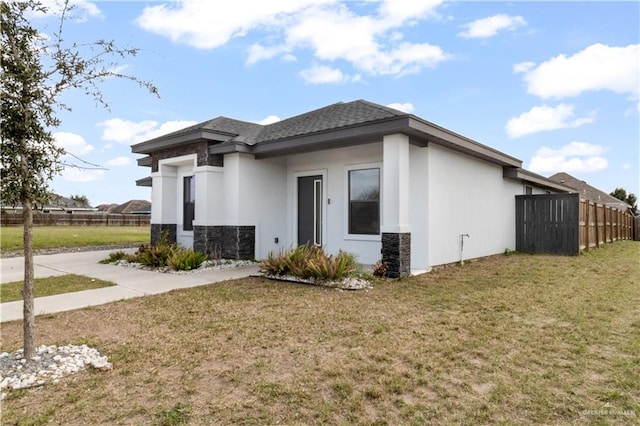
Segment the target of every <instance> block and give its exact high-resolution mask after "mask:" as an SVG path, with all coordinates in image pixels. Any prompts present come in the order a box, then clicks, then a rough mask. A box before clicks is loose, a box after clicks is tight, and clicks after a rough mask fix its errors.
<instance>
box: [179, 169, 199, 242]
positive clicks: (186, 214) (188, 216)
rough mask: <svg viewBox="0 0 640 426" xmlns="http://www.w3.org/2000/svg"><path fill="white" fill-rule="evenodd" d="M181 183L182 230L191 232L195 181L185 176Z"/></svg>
mask: <svg viewBox="0 0 640 426" xmlns="http://www.w3.org/2000/svg"><path fill="white" fill-rule="evenodd" d="M182 183H183V191H182V201H183V209H182V229H183V230H184V231H193V219H194V218H195V213H196V179H195V177H194V176H185V177H184V178H183V181H182Z"/></svg>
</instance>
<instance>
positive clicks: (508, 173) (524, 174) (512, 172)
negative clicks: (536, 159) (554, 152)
mask: <svg viewBox="0 0 640 426" xmlns="http://www.w3.org/2000/svg"><path fill="white" fill-rule="evenodd" d="M503 176H504V177H505V178H507V179H513V180H520V181H525V182H530V183H534V184H536V185H538V186H541V187H543V188H548V189H553V190H555V191H561V192H565V193H577V191H576V190H575V189H573V188H571V187H570V186H567V185H563V184H561V183H558V182H555V181H552V180H551V179H548V178H546V177H544V176H540V175H538V174H536V173H533V172H530V171H529V170H525V169H522V168H512V167H505V168H504V171H503Z"/></svg>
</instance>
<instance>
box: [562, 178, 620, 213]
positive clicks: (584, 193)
mask: <svg viewBox="0 0 640 426" xmlns="http://www.w3.org/2000/svg"><path fill="white" fill-rule="evenodd" d="M549 179H550V180H552V181H554V182H558V183H562V184H564V185H566V186H569V187H571V188H573V189H575V190H576V191H577V192H578V194H580V196H581V197H584V198H586V199H588V200H591V201H593V202H596V203H602V204H609V205H613V206H614V207H618V208H622V209H627V208H629V207H631V206H629V205H628V204H627V203H625V202H624V201H621V200H619V199H617V198H616V197H614V196H612V195H609V194H607V193H606V192H604V191H601V190H599V189H598V188H595V187H593V186H591V185H589V184H588V183H587V182H585V181H583V180H580V179H578V178H575V177H573V176H571V175H570V174H568V173H564V172H560V173H556V174H555V175H553V176H549Z"/></svg>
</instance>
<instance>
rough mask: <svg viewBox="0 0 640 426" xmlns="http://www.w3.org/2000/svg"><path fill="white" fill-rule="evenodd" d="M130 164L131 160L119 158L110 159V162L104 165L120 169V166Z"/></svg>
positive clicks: (123, 157)
mask: <svg viewBox="0 0 640 426" xmlns="http://www.w3.org/2000/svg"><path fill="white" fill-rule="evenodd" d="M130 164H131V158H129V157H125V156H120V157H116V158H112V159H111V160H109V161H107V163H106V164H105V165H106V166H112V167H120V166H128V165H130Z"/></svg>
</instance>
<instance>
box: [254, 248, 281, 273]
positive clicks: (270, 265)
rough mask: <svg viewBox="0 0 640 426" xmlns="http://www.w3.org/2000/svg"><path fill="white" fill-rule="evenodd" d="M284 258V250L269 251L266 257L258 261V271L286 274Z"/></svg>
mask: <svg viewBox="0 0 640 426" xmlns="http://www.w3.org/2000/svg"><path fill="white" fill-rule="evenodd" d="M284 259H285V254H284V252H282V251H280V252H278V253H274V252H270V253H269V255H268V256H267V258H266V259H264V260H263V261H261V262H260V272H262V273H263V274H267V275H276V276H277V275H284V274H286V269H285V262H284Z"/></svg>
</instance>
